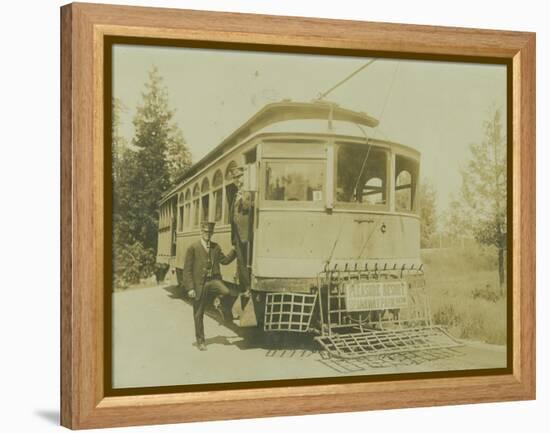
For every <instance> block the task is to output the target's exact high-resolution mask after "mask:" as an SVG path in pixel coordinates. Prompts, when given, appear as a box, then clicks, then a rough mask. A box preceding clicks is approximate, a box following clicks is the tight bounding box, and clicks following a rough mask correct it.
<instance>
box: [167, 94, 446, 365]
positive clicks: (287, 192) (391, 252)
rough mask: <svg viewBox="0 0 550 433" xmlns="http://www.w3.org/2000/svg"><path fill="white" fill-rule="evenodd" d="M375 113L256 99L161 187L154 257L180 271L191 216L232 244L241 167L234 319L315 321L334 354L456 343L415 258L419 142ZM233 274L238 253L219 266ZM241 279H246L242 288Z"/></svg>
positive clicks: (309, 328) (292, 325)
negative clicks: (389, 131) (242, 230)
mask: <svg viewBox="0 0 550 433" xmlns="http://www.w3.org/2000/svg"><path fill="white" fill-rule="evenodd" d="M377 125H378V121H377V119H375V118H373V117H371V116H369V115H367V114H365V113H362V112H357V111H352V110H348V109H345V108H342V107H340V106H339V105H337V104H334V103H330V102H325V101H313V102H309V103H306V102H292V101H282V102H277V103H272V104H268V105H266V106H265V107H264V108H263V109H261V110H260V111H259V112H258V113H256V114H255V115H254V116H253V117H252V118H250V119H249V120H248V121H247V122H246V123H244V124H243V125H242V126H241V127H239V128H238V129H237V130H236V131H234V132H233V133H232V134H231V135H230V136H228V137H227V138H226V139H224V140H223V141H222V142H221V144H219V145H218V146H217V147H215V148H214V149H213V150H212V151H211V152H210V153H208V154H207V155H206V156H205V157H204V158H203V159H201V160H200V161H199V162H197V163H196V164H195V165H193V166H192V167H191V169H190V170H189V171H188V172H187V173H186V175H185V177H184V178H183V179H181V181H180V182H179V183H178V184H177V185H174V187H173V188H172V189H171V190H170V191H168V192H167V193H166V194H164V196H163V197H162V198H161V200H160V202H159V205H160V219H159V238H158V255H157V261H158V262H161V263H166V264H169V265H170V268H171V269H172V270H173V274H174V275H176V276H177V279H178V283H180V284H181V274H182V270H183V265H184V257H185V252H186V249H187V247H188V246H189V245H190V244H191V243H192V242H194V241H196V240H197V239H198V238H199V237H200V223H201V221H205V220H208V221H215V222H216V229H215V235H214V239H215V241H216V242H217V243H219V244H220V245H221V247H222V249H223V250H224V251H228V250H229V249H230V248H231V247H232V239H233V237H232V230H234V227H233V225H232V215H231V211H230V210H231V209H232V204H233V201H234V200H235V196H236V194H237V187H236V185H235V179H234V178H233V176H232V172H233V171H232V169H233V168H235V167H242V168H243V169H244V176H243V179H244V185H243V186H242V189H243V190H244V191H245V192H246V193H247V194H250V195H252V196H253V201H252V203H253V206H252V208H251V209H250V211H251V214H250V215H251V218H250V229H251V234H252V235H251V236H250V239H249V242H248V244H247V248H248V251H249V254H247V255H246V263H245V264H240V265H243V266H244V267H245V268H246V269H247V271H248V272H249V282H250V286H249V287H248V288H247V289H249V290H247V295H248V293H250V296H246V297H244V296H242V297H241V298H240V299H238V300H237V302H236V306H237V307H239V308H234V311H235V312H236V314H238V315H240V316H241V317H240V319H241V320H240V323H241V325H242V326H247V325H254V326H260V327H262V328H263V329H264V330H265V331H266V332H268V333H271V332H297V333H312V334H313V335H314V338H315V339H316V340H317V341H318V342H319V343H320V344H321V345H322V346H323V347H324V349H326V350H327V351H328V352H329V353H331V354H333V355H335V356H340V357H357V356H365V355H370V354H380V353H383V354H384V353H388V354H389V353H396V352H406V351H412V350H421V349H431V348H441V347H450V346H454V345H456V341H454V340H453V339H452V338H451V337H450V336H449V335H448V334H447V333H446V332H445V330H443V329H441V328H439V327H436V326H434V325H433V324H432V322H431V315H430V312H429V304H428V302H427V300H426V298H425V296H424V278H423V266H422V263H421V260H420V220H419V215H418V211H417V191H418V179H419V166H420V154H419V152H418V151H416V150H415V149H413V148H411V147H407V146H405V145H402V144H398V143H394V142H390V141H387V140H380V139H376V138H374V137H373V135H374V134H373V130H374V128H376V127H377ZM222 273H223V275H222V277H223V279H224V280H226V281H227V282H228V284H239V281H238V280H239V277H238V275H239V272H237V265H230V266H227V267H224V268H222ZM242 290H243V291H244V290H245V288H242Z"/></svg>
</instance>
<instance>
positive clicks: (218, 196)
mask: <svg viewBox="0 0 550 433" xmlns="http://www.w3.org/2000/svg"><path fill="white" fill-rule="evenodd" d="M212 188H214V192H213V193H212V195H213V197H212V198H213V200H214V221H216V222H218V221H221V219H222V209H223V174H222V172H221V171H220V170H218V171H217V172H216V174H214V179H213V180H212Z"/></svg>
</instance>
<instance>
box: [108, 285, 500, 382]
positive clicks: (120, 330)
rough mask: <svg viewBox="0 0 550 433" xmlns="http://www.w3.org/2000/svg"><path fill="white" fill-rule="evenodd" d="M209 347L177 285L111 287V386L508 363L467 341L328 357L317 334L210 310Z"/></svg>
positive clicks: (492, 348) (497, 350)
mask: <svg viewBox="0 0 550 433" xmlns="http://www.w3.org/2000/svg"><path fill="white" fill-rule="evenodd" d="M204 324H205V332H206V343H207V346H208V350H207V351H206V352H201V351H199V350H198V349H197V348H196V347H195V345H194V339H195V337H194V327H193V316H192V307H191V305H190V304H189V303H188V302H187V301H186V300H184V299H183V297H182V296H181V293H180V291H179V290H178V289H177V288H176V287H174V286H168V285H161V286H154V287H147V288H137V289H132V290H127V291H123V292H116V293H114V294H113V387H114V388H127V387H147V386H165V385H189V384H204V383H223V382H239V381H260V380H274V379H297V378H316V377H339V376H350V375H376V374H388V373H390V374H391V373H405V372H425V371H446V370H469V369H480V368H500V367H505V366H506V350H505V347H504V346H495V345H489V344H484V343H477V342H471V341H464V342H463V343H464V345H463V346H460V347H457V348H452V349H441V350H437V351H430V352H416V353H409V354H406V355H405V354H403V355H394V356H392V357H386V358H379V357H377V358H371V359H368V360H361V361H345V360H341V359H336V358H330V357H327V356H326V355H325V354H323V353H322V352H321V351H320V350H319V346H318V345H317V343H316V342H315V341H313V339H312V337H311V336H304V335H300V336H298V337H293V338H284V339H282V340H281V341H277V342H273V341H271V342H269V343H268V342H266V341H265V338H263V336H262V334H261V332H259V331H258V330H257V329H251V328H239V327H238V326H236V325H233V324H232V323H229V324H227V323H222V322H221V321H220V320H218V319H217V318H216V316H214V315H213V314H210V315H207V316H205V321H204Z"/></svg>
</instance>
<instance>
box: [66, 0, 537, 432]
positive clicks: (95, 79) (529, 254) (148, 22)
mask: <svg viewBox="0 0 550 433" xmlns="http://www.w3.org/2000/svg"><path fill="white" fill-rule="evenodd" d="M61 32H62V33H61V54H62V56H61V102H62V107H61V197H62V203H61V424H62V425H63V426H66V427H69V428H72V429H80V428H97V427H111V426H129V425H142V424H160V423H176V422H189V421H202V420H219V419H236V418H249V417H267V416H280V415H299V414H312V413H328V412H346V411H363V410H372V409H389V408H401V407H418V406H432V405H434V406H435V405H449V404H463V403H480V402H493V401H510V400H528V399H534V398H535V35H534V34H533V33H524V32H511V31H492V30H475V29H463V28H445V27H432V26H417V25H401V24H385V23H368V22H355V21H341V20H326V19H314V18H289V17H280V16H265V15H247V14H233V13H214V12H200V11H190V10H173V9H157V8H141V7H125V6H112V5H96V4H79V3H75V4H70V5H66V6H63V7H62V8H61ZM113 36H125V37H136V38H154V39H158V40H167V39H169V40H184V41H188V42H189V41H190V42H194V43H196V42H201V43H204V42H208V43H214V44H226V45H228V46H242V47H244V48H249V49H252V48H254V47H255V48H256V49H258V48H260V49H262V48H263V47H264V48H265V49H266V50H267V51H270V50H277V49H278V50H282V51H288V52H293V51H296V52H307V51H308V50H309V51H310V52H321V51H323V52H337V51H339V50H340V51H344V52H365V53H373V52H374V53H385V54H386V55H389V54H396V55H402V56H406V57H408V58H419V59H457V58H464V59H486V60H487V61H489V60H490V59H495V60H498V61H500V62H502V61H505V62H507V64H508V65H509V66H510V67H511V71H512V72H511V80H510V82H509V86H510V87H511V89H510V90H509V95H511V98H512V100H511V104H510V106H511V108H512V113H511V115H510V117H509V121H510V120H511V125H509V129H508V130H509V131H510V132H511V134H510V136H511V140H512V154H511V156H512V158H511V161H512V164H511V168H510V173H511V180H510V181H509V182H510V187H509V188H510V189H509V191H511V193H512V194H511V196H512V206H511V218H512V220H511V224H510V225H511V226H512V233H513V239H512V241H511V246H512V254H510V256H509V258H510V262H511V270H512V273H511V274H512V275H511V279H510V281H511V287H510V289H509V290H510V292H509V293H511V298H512V301H511V303H510V308H509V312H510V313H511V317H512V322H511V323H512V328H511V331H512V332H511V341H512V346H511V347H512V350H511V366H510V369H509V370H510V371H509V372H508V373H505V374H492V375H454V376H453V375H449V376H448V377H437V378H434V377H429V376H425V377H422V376H419V377H415V378H407V379H400V380H393V379H391V378H390V379H388V378H382V379H380V380H376V381H368V382H358V383H357V382H354V383H346V384H343V383H336V384H332V383H322V384H306V385H301V386H290V385H288V386H277V387H273V386H261V384H260V385H259V386H256V387H251V388H246V389H221V390H208V389H204V390H197V391H192V392H173V393H159V394H139V395H137V394H136V395H118V396H117V395H110V396H108V395H106V392H105V390H106V381H105V363H104V357H105V351H104V343H105V335H106V334H105V332H106V325H105V323H106V322H105V319H106V317H105V314H106V313H105V305H106V299H105V294H104V291H103V287H104V286H105V261H104V257H105V254H104V253H105V251H104V234H105V227H106V226H108V221H107V217H106V215H108V214H109V212H108V211H109V205H108V204H106V203H105V200H104V197H105V195H104V194H105V171H106V170H107V168H106V164H105V154H104V137H105V128H104V111H103V107H104V103H105V101H104V92H103V83H104V74H103V70H104V69H103V68H104V62H105V61H106V60H105V50H104V47H105V45H104V43H105V38H106V37H113ZM252 402H253V404H252Z"/></svg>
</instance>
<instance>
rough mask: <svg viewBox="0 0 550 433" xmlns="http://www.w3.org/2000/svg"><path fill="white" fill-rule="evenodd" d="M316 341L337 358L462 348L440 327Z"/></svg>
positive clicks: (362, 334)
mask: <svg viewBox="0 0 550 433" xmlns="http://www.w3.org/2000/svg"><path fill="white" fill-rule="evenodd" d="M315 340H317V341H318V342H319V343H320V344H321V345H322V346H323V348H324V349H325V350H326V351H327V352H328V353H329V354H331V355H332V356H336V357H340V358H358V357H361V356H368V355H390V354H395V353H405V352H413V351H418V350H430V349H442V348H451V347H457V346H461V345H462V344H461V343H460V342H458V341H457V340H455V339H454V338H453V337H452V336H451V335H449V334H448V333H447V332H446V331H445V330H444V329H443V328H441V327H437V326H432V327H426V328H408V329H396V330H363V331H362V332H357V333H351V334H336V333H333V334H331V335H325V336H319V337H315Z"/></svg>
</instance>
